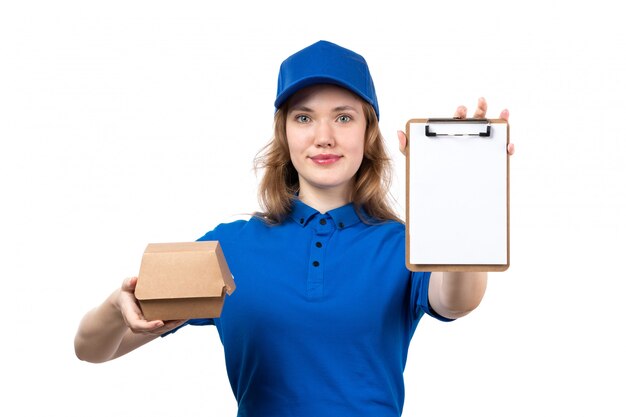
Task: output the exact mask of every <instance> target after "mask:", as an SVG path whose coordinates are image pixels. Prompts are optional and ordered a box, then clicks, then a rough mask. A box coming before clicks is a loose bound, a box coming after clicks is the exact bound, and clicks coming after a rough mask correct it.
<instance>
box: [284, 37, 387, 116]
mask: <svg viewBox="0 0 626 417" xmlns="http://www.w3.org/2000/svg"><path fill="white" fill-rule="evenodd" d="M314 84H335V85H338V86H340V87H344V88H346V89H348V90H350V91H352V92H353V93H355V94H356V95H358V96H359V97H361V98H362V99H363V100H365V101H366V102H368V103H369V104H371V105H372V107H374V111H375V112H376V117H377V118H378V119H380V114H379V111H378V99H377V98H376V90H375V89H374V81H373V80H372V76H371V75H370V71H369V68H368V66H367V62H366V61H365V59H364V58H363V57H362V56H361V55H359V54H357V53H355V52H353V51H351V50H349V49H346V48H344V47H341V46H339V45H336V44H334V43H332V42H328V41H319V42H316V43H314V44H313V45H310V46H307V47H306V48H304V49H302V50H301V51H298V52H296V53H295V54H293V55H291V56H290V57H289V58H287V59H285V60H284V61H283V63H282V64H281V65H280V72H279V73H278V90H277V92H276V101H274V107H276V109H278V108H279V107H280V106H282V105H283V104H284V103H285V102H286V101H287V100H288V99H289V97H291V96H292V95H293V94H294V93H296V92H297V91H298V90H301V89H303V88H305V87H309V86H311V85H314Z"/></svg>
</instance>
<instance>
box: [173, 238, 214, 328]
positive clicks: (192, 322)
mask: <svg viewBox="0 0 626 417" xmlns="http://www.w3.org/2000/svg"><path fill="white" fill-rule="evenodd" d="M206 240H217V237H216V236H215V232H214V231H213V230H211V231H210V232H207V233H206V234H205V235H204V236H202V237H201V238H200V239H198V240H197V241H206ZM188 324H190V325H192V326H214V325H215V321H214V320H213V319H191V320H187V321H186V322H185V323H183V324H182V325H180V326H178V327H177V328H175V329H172V330H170V331H169V332H167V333H163V334H162V335H161V337H165V336H168V335H170V334H172V333H176V332H177V331H179V330H180V329H182V328H183V327H185V326H187V325H188Z"/></svg>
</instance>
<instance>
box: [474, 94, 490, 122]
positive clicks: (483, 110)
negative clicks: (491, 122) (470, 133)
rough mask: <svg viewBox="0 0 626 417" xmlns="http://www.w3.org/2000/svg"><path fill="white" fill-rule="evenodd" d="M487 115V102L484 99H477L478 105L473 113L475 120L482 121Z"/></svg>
mask: <svg viewBox="0 0 626 417" xmlns="http://www.w3.org/2000/svg"><path fill="white" fill-rule="evenodd" d="M486 115H487V100H485V98H484V97H481V98H479V99H478V105H477V106H476V111H475V112H474V118H475V119H484V118H485V116H486Z"/></svg>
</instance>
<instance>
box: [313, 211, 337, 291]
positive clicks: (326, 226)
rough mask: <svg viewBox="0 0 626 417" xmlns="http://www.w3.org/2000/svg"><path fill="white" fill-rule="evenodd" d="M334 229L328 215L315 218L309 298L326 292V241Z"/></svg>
mask: <svg viewBox="0 0 626 417" xmlns="http://www.w3.org/2000/svg"><path fill="white" fill-rule="evenodd" d="M334 229H335V228H334V226H333V222H332V221H329V219H327V218H326V217H321V218H319V219H315V220H314V228H313V239H312V240H311V249H310V258H309V272H308V279H307V295H308V297H309V298H319V297H322V296H323V294H324V257H325V256H324V255H325V252H326V243H327V242H328V239H329V238H330V236H331V234H332V233H333V231H334Z"/></svg>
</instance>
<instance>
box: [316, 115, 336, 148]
mask: <svg viewBox="0 0 626 417" xmlns="http://www.w3.org/2000/svg"><path fill="white" fill-rule="evenodd" d="M315 146H316V147H318V148H332V147H333V146H335V133H334V130H333V128H332V126H331V124H330V123H329V122H326V121H322V122H320V123H319V124H318V125H317V128H316V129H315Z"/></svg>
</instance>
